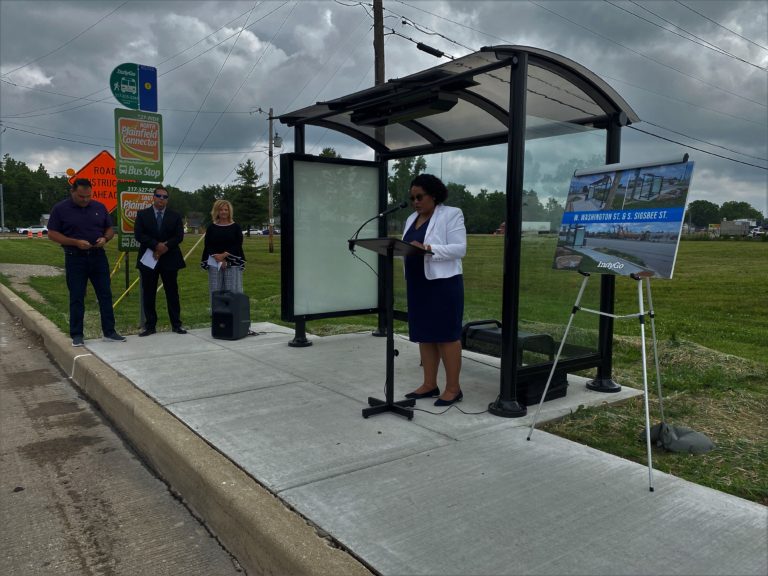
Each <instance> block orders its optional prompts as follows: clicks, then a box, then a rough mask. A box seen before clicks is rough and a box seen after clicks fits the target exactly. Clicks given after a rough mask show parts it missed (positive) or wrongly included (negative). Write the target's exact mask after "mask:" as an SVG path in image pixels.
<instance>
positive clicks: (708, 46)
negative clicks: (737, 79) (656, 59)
mask: <svg viewBox="0 0 768 576" xmlns="http://www.w3.org/2000/svg"><path fill="white" fill-rule="evenodd" d="M603 1H604V2H606V3H608V4H610V5H611V6H613V7H614V8H617V9H619V10H623V11H624V12H626V13H627V14H631V15H632V16H634V17H635V18H638V19H640V20H642V21H643V22H647V23H648V24H652V25H653V26H656V27H657V28H660V29H662V30H664V31H665V32H669V33H670V34H674V35H675V36H678V37H680V38H682V39H683V40H688V42H693V43H694V44H696V45H698V46H703V47H704V48H706V49H707V50H712V51H713V52H717V53H718V54H723V55H724V56H728V57H729V58H733V59H734V60H738V61H739V62H743V63H745V64H749V65H750V66H754V67H755V68H757V69H758V70H762V71H763V72H766V69H765V68H763V67H762V66H758V65H757V64H753V63H752V62H750V61H749V60H745V59H744V58H740V57H739V56H736V55H735V54H731V53H730V52H728V51H727V50H724V49H723V48H720V47H719V46H717V45H716V44H712V43H711V42H708V41H707V40H704V39H703V38H700V37H699V36H696V34H693V33H691V32H688V31H687V30H685V29H684V28H681V27H680V26H678V25H677V24H674V23H673V22H670V21H669V20H667V19H666V18H664V17H662V16H659V15H658V14H656V13H655V12H653V11H652V10H650V9H648V8H646V7H645V6H641V5H640V4H638V3H637V2H635V1H634V0H629V2H630V3H632V4H634V5H635V6H637V7H638V8H641V9H642V10H645V11H646V12H648V13H650V14H653V15H654V16H656V18H658V19H659V20H662V21H664V22H666V23H667V24H669V25H670V26H674V27H675V28H677V29H678V30H682V31H683V32H685V33H686V34H689V35H691V36H693V37H694V38H696V39H697V40H701V42H697V41H696V40H692V39H691V38H688V37H687V36H683V35H682V34H678V33H677V32H675V31H674V30H670V29H669V28H665V27H664V26H661V25H660V24H657V23H656V22H653V21H651V20H648V18H644V17H642V16H640V15H639V14H635V13H634V12H632V11H631V10H627V9H626V8H624V7H622V6H619V5H618V4H615V3H613V2H612V1H611V0H603Z"/></svg>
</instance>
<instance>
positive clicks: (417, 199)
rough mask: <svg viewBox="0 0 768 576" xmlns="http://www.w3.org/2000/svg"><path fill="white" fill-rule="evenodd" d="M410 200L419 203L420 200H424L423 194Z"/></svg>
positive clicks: (416, 195)
mask: <svg viewBox="0 0 768 576" xmlns="http://www.w3.org/2000/svg"><path fill="white" fill-rule="evenodd" d="M410 198H411V202H421V199H422V198H424V194H415V195H414V196H411V197H410Z"/></svg>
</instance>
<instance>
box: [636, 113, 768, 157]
mask: <svg viewBox="0 0 768 576" xmlns="http://www.w3.org/2000/svg"><path fill="white" fill-rule="evenodd" d="M644 122H645V123H646V124H650V125H651V126H655V127H656V128H661V129H662V130H666V131H667V132H672V133H673V134H677V135H678V136H684V137H686V138H690V139H691V140H696V142H701V143H702V144H707V145H709V146H714V147H715V148H720V149H721V150H727V151H728V152H733V153H734V154H738V155H740V156H746V157H747V158H754V159H755V160H762V161H763V162H768V158H762V157H760V156H752V155H750V154H747V153H746V152H739V151H738V150H733V149H732V148H726V147H725V146H720V145H719V144H713V143H712V142H708V141H707V140H701V139H700V138H694V137H693V136H690V135H688V134H683V133H682V132H677V131H676V130H672V129H671V128H666V127H665V126H659V125H658V124H654V123H653V122H650V121H648V120H645V121H644Z"/></svg>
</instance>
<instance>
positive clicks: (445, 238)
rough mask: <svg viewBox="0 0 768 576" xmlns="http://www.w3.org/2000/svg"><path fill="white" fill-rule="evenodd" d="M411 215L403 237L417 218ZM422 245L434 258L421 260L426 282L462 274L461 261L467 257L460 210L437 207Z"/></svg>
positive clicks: (442, 205)
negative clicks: (424, 245) (427, 245)
mask: <svg viewBox="0 0 768 576" xmlns="http://www.w3.org/2000/svg"><path fill="white" fill-rule="evenodd" d="M418 215H419V214H418V212H414V213H413V214H411V215H410V216H408V219H407V220H406V221H405V228H404V229H403V236H405V233H406V232H407V231H408V229H409V228H410V227H411V225H412V224H413V222H414V221H415V220H416V218H417V217H418ZM424 244H429V245H430V246H431V247H432V252H434V256H432V255H429V254H427V255H426V256H424V276H426V278H427V279H428V280H435V279H437V278H450V277H451V276H456V275H457V274H461V272H462V267H461V259H462V258H464V256H465V255H466V253H467V229H466V228H465V227H464V213H463V212H462V211H461V210H460V209H459V208H454V207H453V206H446V205H444V204H438V205H437V206H435V211H434V212H433V213H432V217H431V218H430V219H429V224H428V226H427V232H426V234H425V235H424Z"/></svg>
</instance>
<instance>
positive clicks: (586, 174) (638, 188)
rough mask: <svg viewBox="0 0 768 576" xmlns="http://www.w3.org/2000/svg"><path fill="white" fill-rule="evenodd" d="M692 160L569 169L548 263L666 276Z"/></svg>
mask: <svg viewBox="0 0 768 576" xmlns="http://www.w3.org/2000/svg"><path fill="white" fill-rule="evenodd" d="M692 175H693V162H689V161H688V159H687V155H686V156H685V158H683V160H682V161H681V160H679V159H676V160H674V161H672V162H669V163H660V162H654V163H652V164H648V163H646V164H644V165H637V164H635V165H628V164H627V165H618V164H617V165H613V166H610V165H608V166H603V167H601V168H598V169H595V170H582V171H577V172H576V173H574V176H573V178H572V179H571V184H570V188H569V192H568V199H567V201H566V208H565V213H564V214H563V220H562V223H561V224H560V229H559V234H558V242H557V249H556V252H555V259H554V264H553V267H554V268H555V269H557V270H579V271H580V272H585V273H597V274H615V275H621V276H629V275H630V274H635V275H641V276H645V277H649V278H671V277H672V272H673V270H674V266H675V258H676V255H677V247H678V244H679V242H680V232H681V230H682V226H683V217H684V215H685V203H686V198H687V197H688V190H689V188H690V185H691V177H692Z"/></svg>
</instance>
